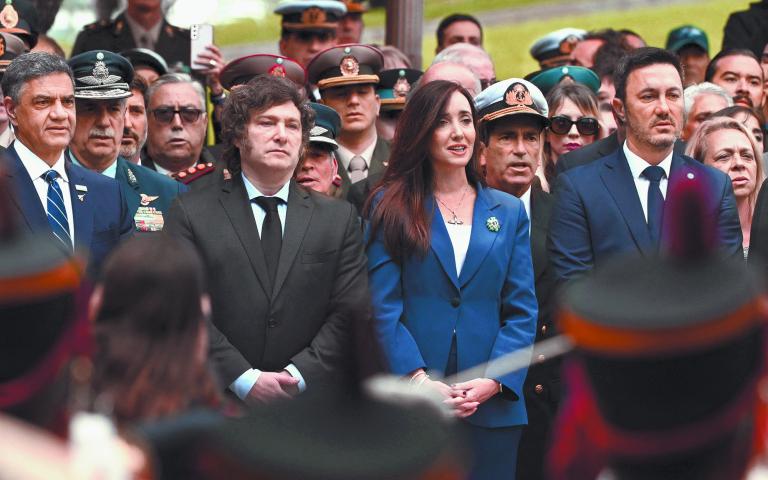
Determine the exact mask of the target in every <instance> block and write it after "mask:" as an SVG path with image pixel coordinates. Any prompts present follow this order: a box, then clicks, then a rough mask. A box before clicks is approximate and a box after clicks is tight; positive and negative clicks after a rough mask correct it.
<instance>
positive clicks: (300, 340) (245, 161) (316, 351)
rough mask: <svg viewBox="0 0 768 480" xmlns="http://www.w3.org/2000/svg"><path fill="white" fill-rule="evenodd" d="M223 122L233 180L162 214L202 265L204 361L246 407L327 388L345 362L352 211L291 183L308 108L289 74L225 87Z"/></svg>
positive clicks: (352, 308) (361, 289) (356, 309)
mask: <svg viewBox="0 0 768 480" xmlns="http://www.w3.org/2000/svg"><path fill="white" fill-rule="evenodd" d="M223 118H224V123H223V125H222V127H223V129H222V132H223V134H224V139H225V157H226V159H227V166H228V169H229V170H230V172H231V173H232V178H231V179H229V180H222V181H221V182H220V183H218V184H216V185H210V186H209V187H207V188H205V189H201V190H197V191H192V192H190V193H189V194H186V195H182V196H180V197H179V199H178V200H177V202H176V203H175V204H174V206H173V207H172V208H171V212H170V214H169V215H168V219H167V222H166V231H168V232H170V233H171V234H173V235H177V236H179V237H182V238H185V239H187V240H189V241H190V242H191V243H192V244H193V245H194V246H195V247H196V248H197V249H198V251H199V252H200V254H201V256H202V258H203V261H204V263H205V265H206V267H207V269H208V275H209V277H208V278H209V279H210V284H209V288H210V294H211V300H212V328H211V332H212V333H211V357H212V358H213V360H214V362H215V363H216V366H217V369H218V372H219V375H220V378H221V380H222V382H223V384H224V385H229V388H230V389H231V390H232V391H234V392H235V393H236V394H237V396H238V397H240V398H241V399H243V400H245V401H247V402H250V403H253V402H261V401H268V400H272V399H276V398H286V397H288V396H289V395H290V394H291V393H295V391H296V390H297V389H298V390H303V389H304V388H310V389H316V388H323V387H325V386H327V385H329V384H330V383H332V382H333V381H334V380H335V379H337V378H339V377H340V375H342V374H343V372H344V371H345V367H349V366H350V365H348V364H349V362H348V349H349V341H350V336H349V331H350V325H351V324H352V323H353V322H359V321H364V320H366V319H367V318H368V316H367V301H368V300H367V297H368V294H367V285H368V277H367V271H366V264H365V258H364V255H363V245H362V232H361V229H360V224H359V220H358V217H357V214H356V212H355V211H354V209H353V207H352V206H351V205H349V204H348V203H346V202H343V201H341V200H337V199H333V198H330V197H327V196H325V195H322V194H317V193H315V192H310V191H307V190H305V189H304V188H302V187H300V186H298V185H297V184H296V182H295V181H292V180H291V176H292V174H293V172H294V170H295V168H296V164H297V163H298V161H299V153H300V150H301V149H302V146H303V145H305V144H306V142H307V139H308V137H309V132H310V129H311V124H312V110H311V109H310V107H309V106H308V104H307V103H306V101H305V100H303V99H302V95H301V93H299V91H298V90H297V89H296V87H295V86H294V85H293V84H291V83H289V81H288V80H287V79H283V78H278V77H274V76H268V75H263V76H259V77H257V78H255V79H254V80H252V81H251V82H249V83H248V84H247V85H245V86H242V87H240V88H238V89H236V90H233V91H232V94H231V97H230V98H229V99H228V100H227V103H226V105H225V107H224V116H223Z"/></svg>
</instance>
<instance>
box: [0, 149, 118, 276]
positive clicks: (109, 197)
mask: <svg viewBox="0 0 768 480" xmlns="http://www.w3.org/2000/svg"><path fill="white" fill-rule="evenodd" d="M0 164H2V165H3V167H4V169H5V171H6V175H8V176H9V177H10V178H11V184H12V185H13V187H14V189H15V194H14V195H13V198H14V201H15V203H16V206H17V208H18V210H19V213H20V216H21V218H22V219H23V222H24V224H25V225H26V226H27V227H28V228H29V230H30V231H32V232H34V233H45V234H49V235H51V237H53V234H52V233H51V227H50V225H49V224H48V217H47V215H46V213H45V209H44V208H43V205H42V203H41V202H40V197H39V196H38V195H37V192H36V191H35V187H34V185H33V184H32V179H31V178H30V176H29V173H27V170H26V169H25V168H24V165H23V164H22V163H21V159H20V158H19V156H18V154H17V153H16V150H15V149H14V148H13V144H11V145H10V146H9V147H8V149H7V150H6V151H5V155H1V156H0ZM65 168H66V169H67V176H68V177H69V183H70V189H69V190H70V196H71V198H72V210H73V211H72V219H73V222H74V232H75V239H74V240H75V249H76V250H77V251H79V252H82V253H86V254H87V256H88V263H87V271H88V272H89V274H96V273H97V272H98V271H99V270H100V269H101V264H102V262H103V261H104V259H105V257H106V256H107V255H108V254H109V252H110V251H112V249H113V248H114V247H115V246H116V245H117V244H118V243H119V242H120V241H121V240H122V239H124V238H126V237H128V236H130V235H131V233H132V230H133V222H132V221H131V217H130V216H129V215H128V208H127V206H126V203H125V198H124V196H123V193H122V191H121V190H120V187H119V185H118V184H117V182H116V181H114V180H113V179H111V178H109V177H105V176H104V175H101V174H98V173H94V172H91V171H89V170H87V169H85V168H82V167H78V166H77V165H75V164H73V163H72V162H66V163H65ZM76 185H82V186H84V187H86V188H87V189H88V191H87V192H85V195H84V196H83V200H82V201H81V200H80V199H79V198H78V193H80V194H81V195H82V194H83V193H84V192H78V191H77V190H76V189H75V186H76Z"/></svg>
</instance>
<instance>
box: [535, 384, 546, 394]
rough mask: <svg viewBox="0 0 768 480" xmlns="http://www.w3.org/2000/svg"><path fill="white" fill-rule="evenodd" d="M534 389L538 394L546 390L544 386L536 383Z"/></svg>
mask: <svg viewBox="0 0 768 480" xmlns="http://www.w3.org/2000/svg"><path fill="white" fill-rule="evenodd" d="M533 391H534V392H536V394H537V395H541V394H542V393H543V392H544V386H543V385H536V386H535V387H533Z"/></svg>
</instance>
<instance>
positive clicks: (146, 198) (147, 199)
mask: <svg viewBox="0 0 768 480" xmlns="http://www.w3.org/2000/svg"><path fill="white" fill-rule="evenodd" d="M139 195H140V196H141V200H139V203H140V204H141V205H142V206H144V207H146V206H147V205H149V204H150V203H152V202H154V201H155V200H157V199H158V198H160V196H159V195H147V194H146V193H140V194H139Z"/></svg>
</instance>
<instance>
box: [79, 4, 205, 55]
mask: <svg viewBox="0 0 768 480" xmlns="http://www.w3.org/2000/svg"><path fill="white" fill-rule="evenodd" d="M131 48H136V42H134V40H133V33H131V27H130V25H128V22H127V21H126V20H125V12H123V13H121V14H120V15H118V16H117V18H115V19H114V20H112V21H111V22H106V21H105V22H96V23H92V24H90V25H86V26H85V27H84V28H83V29H82V30H81V31H80V33H78V34H77V39H75V45H74V46H73V47H72V56H75V55H77V54H78V53H83V52H88V51H90V50H109V51H110V52H116V53H119V52H122V51H123V50H129V49H131ZM155 52H157V54H158V55H160V56H161V57H163V58H164V59H165V61H166V62H167V63H168V65H169V66H171V65H173V64H174V63H177V62H181V63H182V64H183V65H189V61H190V54H191V53H190V52H191V46H190V37H189V30H187V29H185V28H179V27H176V26H174V25H171V24H170V23H168V22H167V21H166V20H165V18H163V25H162V26H161V27H160V35H159V36H158V37H157V44H156V45H155Z"/></svg>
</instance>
